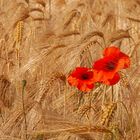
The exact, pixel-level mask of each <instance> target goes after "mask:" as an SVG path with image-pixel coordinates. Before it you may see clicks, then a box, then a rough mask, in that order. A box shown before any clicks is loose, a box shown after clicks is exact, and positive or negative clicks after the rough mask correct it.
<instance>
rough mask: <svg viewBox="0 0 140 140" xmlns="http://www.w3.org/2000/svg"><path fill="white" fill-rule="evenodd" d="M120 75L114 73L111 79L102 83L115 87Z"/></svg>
mask: <svg viewBox="0 0 140 140" xmlns="http://www.w3.org/2000/svg"><path fill="white" fill-rule="evenodd" d="M119 80H120V75H119V74H118V73H116V74H115V75H114V77H113V78H112V79H108V80H107V81H104V82H103V83H104V84H106V85H115V84H117V83H118V82H119Z"/></svg>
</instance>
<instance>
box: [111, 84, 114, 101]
mask: <svg viewBox="0 0 140 140" xmlns="http://www.w3.org/2000/svg"><path fill="white" fill-rule="evenodd" d="M113 94H114V88H113V86H112V92H111V101H112V102H113V98H114V95H113Z"/></svg>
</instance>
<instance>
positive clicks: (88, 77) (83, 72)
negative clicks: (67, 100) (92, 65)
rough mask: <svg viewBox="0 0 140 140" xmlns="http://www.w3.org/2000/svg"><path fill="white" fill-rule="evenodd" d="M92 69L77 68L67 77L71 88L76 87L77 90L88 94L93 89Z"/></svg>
mask: <svg viewBox="0 0 140 140" xmlns="http://www.w3.org/2000/svg"><path fill="white" fill-rule="evenodd" d="M93 75H94V73H93V69H89V68H85V67H77V68H76V70H74V71H73V72H72V73H71V75H70V76H69V77H68V79H67V80H68V82H69V84H70V85H71V86H76V87H77V88H78V89H79V90H81V91H84V92H88V91H91V89H93V87H94V84H93V83H94V78H93Z"/></svg>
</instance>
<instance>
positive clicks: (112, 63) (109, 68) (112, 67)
mask: <svg viewBox="0 0 140 140" xmlns="http://www.w3.org/2000/svg"><path fill="white" fill-rule="evenodd" d="M106 68H107V70H113V69H114V68H115V63H114V62H108V63H107V65H106Z"/></svg>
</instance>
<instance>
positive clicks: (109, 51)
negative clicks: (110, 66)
mask: <svg viewBox="0 0 140 140" xmlns="http://www.w3.org/2000/svg"><path fill="white" fill-rule="evenodd" d="M119 52H120V49H119V48H117V47H115V46H111V47H108V48H106V49H105V50H104V52H103V55H104V56H105V57H107V56H110V55H114V54H118V53H119Z"/></svg>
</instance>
